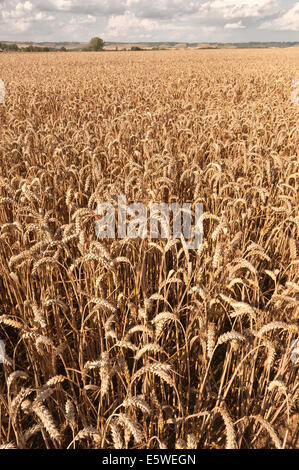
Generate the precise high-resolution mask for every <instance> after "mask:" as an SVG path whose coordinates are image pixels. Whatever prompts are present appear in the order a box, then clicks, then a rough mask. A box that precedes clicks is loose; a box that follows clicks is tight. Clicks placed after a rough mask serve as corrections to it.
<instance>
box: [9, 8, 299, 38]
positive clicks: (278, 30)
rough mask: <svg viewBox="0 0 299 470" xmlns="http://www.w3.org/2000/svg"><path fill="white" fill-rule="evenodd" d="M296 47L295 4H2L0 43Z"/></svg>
mask: <svg viewBox="0 0 299 470" xmlns="http://www.w3.org/2000/svg"><path fill="white" fill-rule="evenodd" d="M94 36H99V37H101V38H102V39H104V41H113V42H145V41H147V42H155V41H157V42H161V41H162V42H164V41H165V42H166V41H175V42H248V41H299V1H294V0H193V1H189V0H25V1H23V0H0V41H1V40H2V41H5V40H7V41H16V42H19V41H34V42H41V41H78V42H81V41H82V42H87V41H89V40H90V38H91V37H94Z"/></svg>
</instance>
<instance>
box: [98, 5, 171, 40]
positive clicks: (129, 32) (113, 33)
mask: <svg viewBox="0 0 299 470" xmlns="http://www.w3.org/2000/svg"><path fill="white" fill-rule="evenodd" d="M161 28H163V30H167V31H175V30H177V29H178V28H180V27H178V26H176V25H172V24H170V23H168V24H163V26H162V25H161V24H160V23H159V22H158V21H155V20H152V19H148V18H143V19H140V18H137V16H136V15H135V14H134V13H132V12H130V11H128V10H127V11H126V12H125V13H124V14H123V15H112V16H110V18H109V21H108V26H107V34H108V35H109V36H110V37H113V38H114V37H122V38H128V37H131V38H133V37H136V38H137V37H138V36H139V37H142V38H144V37H146V36H147V33H149V32H153V31H159V30H161Z"/></svg>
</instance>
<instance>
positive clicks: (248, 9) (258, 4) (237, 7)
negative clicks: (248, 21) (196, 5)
mask: <svg viewBox="0 0 299 470" xmlns="http://www.w3.org/2000/svg"><path fill="white" fill-rule="evenodd" d="M199 11H200V13H201V14H202V15H206V16H209V15H215V16H217V17H221V18H223V19H225V20H230V19H235V18H258V17H261V18H263V17H264V16H266V15H271V14H274V13H277V12H278V11H279V7H278V1H277V0H210V1H208V2H206V3H204V4H203V5H202V6H201V8H200V10H199Z"/></svg>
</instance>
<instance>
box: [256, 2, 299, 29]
mask: <svg viewBox="0 0 299 470" xmlns="http://www.w3.org/2000/svg"><path fill="white" fill-rule="evenodd" d="M259 29H269V30H272V31H273V30H274V31H299V2H297V3H296V4H295V5H294V6H293V7H292V8H290V9H289V10H287V11H286V12H285V13H284V14H283V15H282V16H280V17H278V18H276V19H273V20H272V21H266V22H264V23H262V24H261V25H260V26H259Z"/></svg>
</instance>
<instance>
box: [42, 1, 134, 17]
mask: <svg viewBox="0 0 299 470" xmlns="http://www.w3.org/2000/svg"><path fill="white" fill-rule="evenodd" d="M126 2H127V0H101V1H98V0H85V1H82V0H52V1H51V2H50V4H49V5H48V7H47V8H49V9H52V10H54V11H58V12H69V13H78V14H90V15H102V16H106V15H112V14H119V13H124V12H125V10H126Z"/></svg>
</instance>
